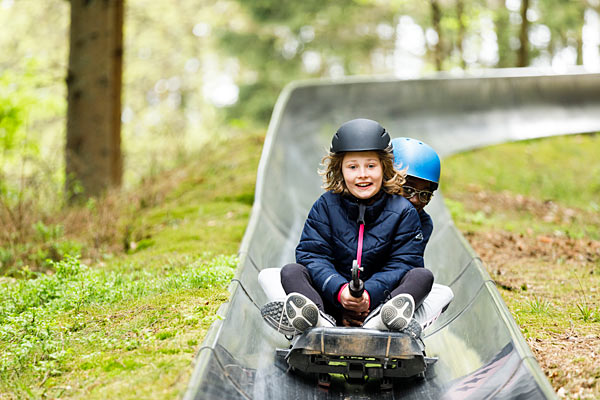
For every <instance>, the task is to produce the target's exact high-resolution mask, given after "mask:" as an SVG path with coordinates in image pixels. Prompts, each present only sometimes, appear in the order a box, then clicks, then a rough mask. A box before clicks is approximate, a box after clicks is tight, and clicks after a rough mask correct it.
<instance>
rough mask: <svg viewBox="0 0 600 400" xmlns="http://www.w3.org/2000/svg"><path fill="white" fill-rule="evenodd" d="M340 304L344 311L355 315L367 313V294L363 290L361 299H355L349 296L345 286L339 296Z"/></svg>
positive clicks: (348, 290)
mask: <svg viewBox="0 0 600 400" xmlns="http://www.w3.org/2000/svg"><path fill="white" fill-rule="evenodd" d="M340 303H341V304H342V307H344V308H345V309H346V310H349V311H354V312H355V313H359V314H362V313H368V312H369V294H368V293H367V291H366V290H365V291H364V292H363V294H362V297H360V298H357V297H354V296H352V295H351V294H350V289H349V288H348V286H346V287H345V288H344V289H343V290H342V293H341V295H340Z"/></svg>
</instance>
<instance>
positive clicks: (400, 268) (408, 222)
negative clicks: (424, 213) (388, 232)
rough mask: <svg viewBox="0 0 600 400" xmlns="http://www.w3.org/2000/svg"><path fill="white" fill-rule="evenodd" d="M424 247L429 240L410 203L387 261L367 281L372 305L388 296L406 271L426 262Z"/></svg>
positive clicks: (374, 305) (377, 303) (399, 224)
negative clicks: (426, 238)
mask: <svg viewBox="0 0 600 400" xmlns="http://www.w3.org/2000/svg"><path fill="white" fill-rule="evenodd" d="M424 250H425V240H424V238H423V232H422V230H421V223H420V221H419V215H418V213H417V210H415V209H414V208H413V207H407V208H405V209H404V210H403V212H402V218H400V220H399V223H398V224H397V226H396V231H395V234H394V239H393V243H392V246H391V251H390V257H389V259H388V261H387V263H386V264H385V265H384V266H383V268H382V269H381V270H379V271H378V272H376V273H375V274H373V275H372V276H371V277H370V278H369V279H368V280H367V281H366V282H365V289H366V290H367V291H368V292H369V295H370V296H371V308H374V307H377V306H378V305H379V304H380V303H381V302H382V301H383V300H385V299H386V297H387V296H388V295H389V294H390V293H391V292H392V290H394V289H395V288H396V287H397V286H398V284H399V283H400V280H401V279H402V277H403V276H404V274H406V272H408V271H409V270H411V269H413V268H421V267H423V266H424V265H423V252H424Z"/></svg>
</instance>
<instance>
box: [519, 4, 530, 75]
mask: <svg viewBox="0 0 600 400" xmlns="http://www.w3.org/2000/svg"><path fill="white" fill-rule="evenodd" d="M528 9H529V0H521V32H520V34H519V39H520V42H521V47H519V53H518V58H517V67H526V66H528V65H529V37H528V33H529V21H528V20H527V10H528Z"/></svg>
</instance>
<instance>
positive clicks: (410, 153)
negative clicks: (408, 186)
mask: <svg viewBox="0 0 600 400" xmlns="http://www.w3.org/2000/svg"><path fill="white" fill-rule="evenodd" d="M392 146H393V147H394V166H395V167H396V168H399V169H400V168H406V167H408V170H407V171H406V174H407V175H410V176H414V177H416V178H421V179H425V180H426V181H429V182H432V183H434V184H435V186H434V189H433V190H435V189H437V187H438V184H439V182H440V157H439V156H438V155H437V153H436V152H435V150H434V149H433V148H432V147H431V146H429V145H428V144H426V143H423V142H421V141H420V140H417V139H412V138H407V137H402V138H396V139H393V140H392Z"/></svg>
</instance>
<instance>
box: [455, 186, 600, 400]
mask: <svg viewBox="0 0 600 400" xmlns="http://www.w3.org/2000/svg"><path fill="white" fill-rule="evenodd" d="M460 197H461V198H455V200H458V201H460V202H461V203H463V204H464V205H465V209H466V210H467V211H470V210H473V212H474V211H476V210H484V212H485V213H486V215H487V216H491V213H492V212H493V213H501V214H510V213H514V212H517V213H528V214H530V215H533V216H534V217H535V218H538V219H539V220H541V221H544V222H545V223H548V224H550V223H554V224H567V225H568V224H574V223H580V221H583V220H585V221H586V223H588V224H589V223H590V222H591V223H592V224H595V225H596V226H600V219H599V217H598V215H595V214H593V213H590V214H588V215H585V213H582V212H579V211H576V210H572V209H568V208H562V207H560V206H558V205H556V204H554V203H552V202H540V201H535V200H532V199H528V198H526V197H523V196H515V195H510V194H507V193H501V194H492V193H485V192H480V191H479V192H476V193H471V195H465V196H464V197H462V196H460ZM492 210H493V211H492ZM457 225H459V226H460V222H459V221H457ZM463 234H464V235H465V237H466V238H467V239H468V240H469V242H470V243H471V246H472V247H473V248H474V250H475V251H476V252H477V253H478V254H479V255H480V256H481V258H482V260H483V262H484V263H485V265H486V267H487V269H488V272H489V274H490V275H491V277H492V279H494V281H495V282H496V285H497V287H498V290H499V291H500V293H501V294H502V296H503V298H504V299H505V301H506V303H507V305H508V306H509V309H510V310H511V312H512V314H513V316H514V317H515V320H516V321H517V323H518V324H519V326H520V327H521V331H522V332H523V334H524V336H525V338H526V340H527V342H528V343H529V345H530V347H531V349H532V351H533V353H534V355H535V356H536V358H537V360H538V362H539V364H540V366H541V368H542V369H543V371H544V372H545V373H546V375H547V376H548V378H549V379H550V382H551V383H552V386H553V387H554V389H555V390H556V392H557V394H558V395H559V397H560V398H568V399H600V293H599V292H598V291H599V287H598V286H599V284H600V241H597V240H591V239H586V238H577V239H576V238H571V237H568V235H565V233H564V232H561V231H556V232H552V233H550V234H548V233H546V234H539V233H538V234H536V233H534V232H533V230H531V229H526V231H525V233H515V232H509V231H506V230H502V229H496V228H494V229H482V230H477V231H464V230H463Z"/></svg>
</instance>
